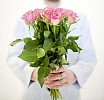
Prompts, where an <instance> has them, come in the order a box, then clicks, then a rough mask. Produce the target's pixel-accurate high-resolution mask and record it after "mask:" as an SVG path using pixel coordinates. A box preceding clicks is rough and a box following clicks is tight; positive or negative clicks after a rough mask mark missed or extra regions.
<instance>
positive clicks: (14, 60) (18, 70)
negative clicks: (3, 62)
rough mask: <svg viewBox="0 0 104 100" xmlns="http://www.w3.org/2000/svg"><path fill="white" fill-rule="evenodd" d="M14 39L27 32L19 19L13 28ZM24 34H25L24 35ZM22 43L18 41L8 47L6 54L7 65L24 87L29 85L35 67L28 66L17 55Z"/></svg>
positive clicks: (20, 50)
mask: <svg viewBox="0 0 104 100" xmlns="http://www.w3.org/2000/svg"><path fill="white" fill-rule="evenodd" d="M13 33H14V35H15V36H14V37H13V40H14V39H17V38H23V37H26V36H27V34H28V28H27V27H25V24H24V23H22V20H21V21H18V23H17V25H16V28H15V29H14V32H13ZM24 35H25V36H24ZM13 40H11V42H12V41H13ZM23 45H24V44H23V43H18V44H16V46H13V47H11V46H9V47H8V49H9V50H8V55H7V65H8V66H9V68H10V69H11V70H12V72H13V73H14V74H15V75H16V76H17V78H18V79H19V80H21V81H22V82H23V83H24V84H25V85H26V87H28V86H29V83H30V79H31V74H32V72H33V70H34V69H35V68H33V67H30V66H29V64H28V63H27V62H25V61H23V60H22V59H20V58H19V57H18V56H19V54H20V53H21V52H22V49H23Z"/></svg>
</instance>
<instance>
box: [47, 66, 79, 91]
mask: <svg viewBox="0 0 104 100" xmlns="http://www.w3.org/2000/svg"><path fill="white" fill-rule="evenodd" d="M76 80H77V79H76V76H75V74H74V72H73V71H71V70H70V69H65V68H64V67H60V68H59V69H58V70H53V71H51V73H50V74H49V76H48V77H47V78H45V85H46V86H47V87H48V88H54V89H58V88H61V87H64V86H69V85H72V84H73V83H74V82H76Z"/></svg>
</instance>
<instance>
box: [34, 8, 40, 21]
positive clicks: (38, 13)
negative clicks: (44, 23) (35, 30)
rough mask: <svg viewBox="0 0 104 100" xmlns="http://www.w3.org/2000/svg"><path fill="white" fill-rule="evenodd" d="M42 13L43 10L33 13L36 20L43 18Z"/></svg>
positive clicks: (36, 10)
mask: <svg viewBox="0 0 104 100" xmlns="http://www.w3.org/2000/svg"><path fill="white" fill-rule="evenodd" d="M40 12H41V9H35V10H34V11H33V15H34V18H35V19H39V18H41V15H40Z"/></svg>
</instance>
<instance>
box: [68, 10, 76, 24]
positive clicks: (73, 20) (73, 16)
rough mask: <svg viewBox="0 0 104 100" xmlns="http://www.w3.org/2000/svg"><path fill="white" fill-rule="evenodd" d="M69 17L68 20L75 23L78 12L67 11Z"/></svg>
mask: <svg viewBox="0 0 104 100" xmlns="http://www.w3.org/2000/svg"><path fill="white" fill-rule="evenodd" d="M67 17H68V22H69V23H71V24H73V23H75V22H76V20H77V18H78V16H77V14H76V13H74V12H73V11H71V10H68V11H67Z"/></svg>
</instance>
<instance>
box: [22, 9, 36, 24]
mask: <svg viewBox="0 0 104 100" xmlns="http://www.w3.org/2000/svg"><path fill="white" fill-rule="evenodd" d="M22 19H23V20H24V21H25V23H26V24H32V23H33V22H34V21H35V18H34V15H33V11H32V10H30V11H28V12H27V13H25V14H24V15H23V16H22Z"/></svg>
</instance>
